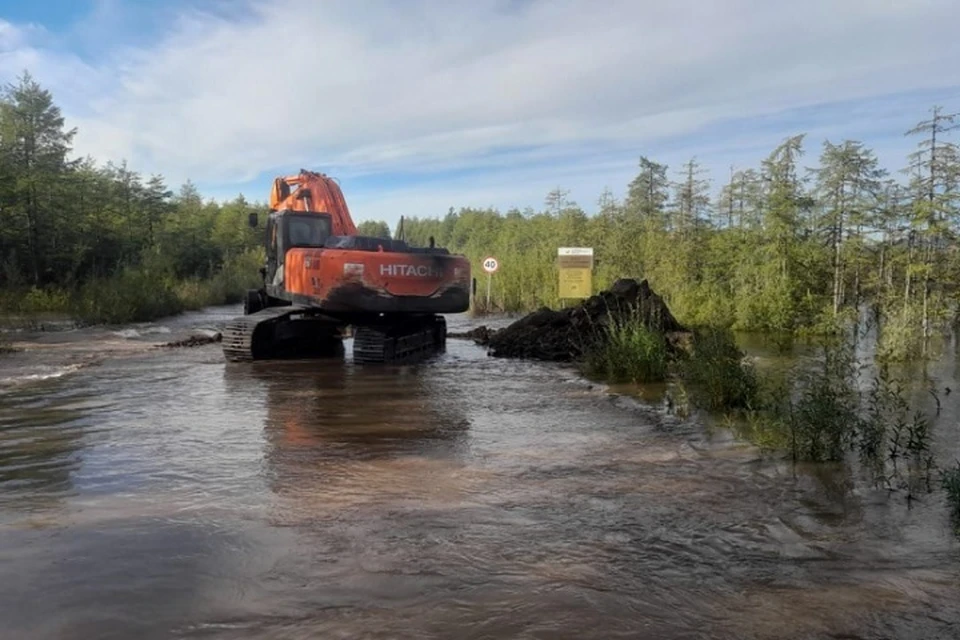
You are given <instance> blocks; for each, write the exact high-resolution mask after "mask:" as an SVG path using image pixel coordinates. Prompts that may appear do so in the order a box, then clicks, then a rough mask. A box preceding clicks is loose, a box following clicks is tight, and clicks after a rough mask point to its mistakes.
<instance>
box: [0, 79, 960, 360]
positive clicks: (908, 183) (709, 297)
mask: <svg viewBox="0 0 960 640" xmlns="http://www.w3.org/2000/svg"><path fill="white" fill-rule="evenodd" d="M957 126H958V116H957V115H956V114H952V113H948V112H947V111H945V110H943V109H942V108H939V107H935V108H933V109H932V110H931V111H930V113H929V114H928V115H927V117H925V118H924V119H922V121H921V122H919V123H918V124H917V125H916V126H915V127H914V128H912V129H911V130H909V131H906V132H897V133H904V134H905V135H908V136H910V137H912V138H913V139H915V140H916V150H915V151H914V152H913V153H911V154H909V155H908V156H907V157H906V158H904V161H903V164H902V166H901V167H894V168H885V167H881V166H880V164H879V161H878V159H877V157H876V154H875V153H874V152H873V151H872V150H871V149H869V148H868V147H867V146H866V145H865V144H864V143H862V142H861V141H857V140H837V141H824V142H823V143H822V145H821V146H819V147H818V148H814V149H810V148H809V147H810V146H811V144H810V142H809V141H808V140H807V139H806V136H805V135H802V134H801V135H795V136H791V137H789V138H787V139H785V140H783V141H782V143H781V144H779V145H778V146H777V147H776V148H775V149H772V150H771V152H770V154H769V155H768V156H767V157H766V158H764V159H763V160H762V161H761V162H760V163H759V166H756V167H741V168H736V169H732V170H731V172H730V174H729V175H728V176H724V177H723V178H722V179H717V178H715V179H714V180H710V179H709V177H708V176H707V175H706V173H705V171H704V170H703V169H702V168H701V166H700V165H699V164H698V162H697V160H696V159H695V158H693V159H691V160H690V161H689V162H687V163H686V164H684V165H683V166H680V167H668V166H667V165H665V164H662V163H659V162H657V161H656V160H654V159H651V158H648V157H640V159H639V167H638V173H637V175H636V177H635V178H634V179H633V180H632V181H631V182H630V183H629V184H628V185H626V186H627V189H626V194H625V197H624V198H623V199H622V200H621V199H617V198H615V197H614V196H613V194H612V192H611V191H610V190H607V191H605V192H604V193H603V194H600V197H599V199H598V202H597V207H596V212H595V213H593V214H592V215H591V214H588V212H587V211H586V210H584V208H582V207H581V206H579V205H578V204H577V203H575V202H572V201H570V200H569V199H568V193H567V192H566V191H564V190H563V189H561V188H557V189H555V190H553V191H552V192H551V193H549V194H548V195H547V197H546V199H545V203H544V206H543V207H542V209H541V210H539V211H537V210H533V209H530V208H528V209H526V210H522V211H521V210H518V209H511V210H509V211H505V212H502V211H498V210H494V209H473V208H461V209H459V210H454V209H453V208H451V209H450V210H449V211H448V212H447V213H446V215H441V216H439V217H418V216H413V217H411V216H406V217H405V218H404V220H403V227H402V235H403V238H404V239H406V240H407V241H408V242H411V243H412V244H419V245H426V244H427V243H428V241H429V238H430V237H431V236H432V237H433V238H434V240H435V241H436V243H437V244H438V245H440V246H446V247H448V248H449V249H451V250H452V251H456V252H463V253H465V254H467V255H468V256H469V257H471V258H472V260H473V263H474V265H475V272H476V275H477V277H478V278H480V279H481V280H482V278H484V277H485V276H484V275H483V273H482V271H481V270H480V268H479V264H480V260H482V258H483V257H484V256H485V255H488V254H493V255H495V256H496V257H497V258H498V259H499V260H500V265H501V266H500V270H499V271H498V272H497V274H496V276H495V277H494V279H493V298H492V302H493V306H494V307H495V308H497V309H501V310H505V311H525V310H529V309H533V308H536V307H539V306H543V305H547V306H556V305H557V304H559V302H560V301H559V300H558V299H557V271H556V250H557V247H559V246H591V247H593V248H594V250H595V256H596V276H595V287H596V288H597V289H599V288H602V287H605V286H607V285H608V284H610V283H611V282H612V281H613V280H614V279H616V278H618V277H624V276H629V277H638V278H647V279H648V280H649V281H650V283H651V285H652V286H653V287H654V289H655V290H657V291H658V292H659V293H661V294H663V295H664V296H665V298H666V299H667V301H668V303H669V304H670V306H671V308H672V309H673V311H674V313H675V314H676V315H677V316H678V318H680V319H681V320H682V321H683V322H685V323H688V324H709V325H723V326H727V327H731V328H733V329H737V330H745V331H761V332H783V333H791V334H796V333H798V332H820V331H827V330H831V329H832V328H834V327H836V326H837V321H838V320H843V319H849V318H850V317H851V315H852V314H854V313H855V310H857V309H863V308H868V309H869V310H871V311H872V313H873V315H874V317H876V318H878V319H882V320H883V326H884V327H885V330H884V333H885V336H886V342H885V348H887V349H888V350H890V352H891V353H893V352H901V353H902V352H909V351H911V350H913V349H915V348H918V347H921V346H922V344H923V342H924V338H925V337H928V336H930V335H932V334H933V333H934V332H936V331H938V330H939V329H940V328H942V327H944V326H945V325H946V324H949V323H950V322H953V321H955V320H956V318H957V302H958V295H960V291H958V282H960V252H958V245H957V232H958V230H960V153H958V147H957V144H956V142H955V141H954V131H955V129H956V128H957ZM75 133H76V131H75V130H67V129H66V128H65V124H64V119H63V117H62V115H61V113H60V110H59V108H58V107H57V106H56V105H55V104H54V101H53V97H52V95H51V94H50V92H49V91H47V90H45V89H44V88H42V87H41V86H40V85H39V84H38V83H37V82H36V81H35V80H34V79H33V78H32V77H31V76H30V75H29V74H24V75H23V76H22V77H20V78H19V79H18V80H17V82H16V83H13V84H10V85H7V86H6V87H5V89H4V90H3V93H2V95H0V221H2V224H0V303H2V305H3V308H4V309H5V310H6V311H8V312H10V311H13V312H17V311H25V312H33V311H44V310H50V311H65V310H66V311H69V312H71V313H74V314H75V315H79V316H81V317H84V318H86V319H89V320H91V321H122V320H137V319H149V318H153V317H157V316H158V315H163V314H165V313H174V312H177V311H179V310H181V309H184V308H188V307H197V306H201V305H204V304H211V303H216V302H228V301H232V300H238V299H239V298H240V295H241V293H242V291H243V290H244V289H245V288H247V287H250V286H256V285H257V283H258V279H259V274H258V273H257V270H258V268H259V267H260V265H261V264H262V249H261V247H260V242H261V238H260V235H259V234H260V233H261V232H260V231H257V230H252V229H250V228H249V227H248V226H247V224H246V219H247V214H248V213H249V212H250V211H254V210H258V211H260V212H261V213H262V212H263V211H264V210H265V207H264V206H263V205H261V204H257V203H250V202H247V201H246V200H244V199H243V197H238V198H237V199H235V200H234V201H232V202H227V203H223V204H217V203H213V202H204V200H203V199H202V198H201V196H200V194H199V193H198V191H197V189H196V188H195V187H194V186H193V185H192V184H191V183H189V182H188V183H186V184H184V185H182V186H181V187H179V188H178V189H176V190H174V189H171V188H170V187H169V186H168V185H167V184H166V182H165V180H164V178H163V177H162V176H156V175H153V176H149V177H145V176H141V175H139V174H138V173H136V172H135V171H133V170H131V169H130V168H128V167H127V166H126V164H120V165H115V164H112V163H107V164H106V165H103V166H101V165H98V164H97V163H96V162H95V160H93V159H91V158H81V159H70V155H71V145H72V140H73V137H74V135H75ZM810 156H814V157H816V161H813V162H811V159H810ZM717 182H720V183H722V184H716V183H717ZM711 183H714V184H711ZM718 187H719V188H718ZM347 196H348V199H349V194H347ZM355 213H358V214H361V215H362V212H355ZM359 228H360V231H361V233H364V234H368V235H379V236H390V235H393V236H394V237H396V236H398V235H400V233H401V229H399V228H397V229H395V230H393V233H391V229H390V228H389V226H388V225H387V224H386V223H385V222H381V221H364V222H361V223H360V224H359ZM481 298H482V296H481ZM479 302H482V300H479Z"/></svg>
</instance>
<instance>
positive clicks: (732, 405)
mask: <svg viewBox="0 0 960 640" xmlns="http://www.w3.org/2000/svg"><path fill="white" fill-rule="evenodd" d="M744 358H745V355H744V353H743V352H742V351H741V350H740V348H739V347H738V346H737V343H736V341H735V340H734V338H733V333H732V332H731V331H730V330H729V329H725V328H700V329H697V330H695V331H694V332H693V337H692V341H691V344H690V349H689V352H688V353H687V354H686V355H685V357H684V358H683V359H682V360H681V362H680V377H681V379H682V380H683V382H684V383H685V384H687V385H688V386H689V387H690V396H691V397H692V399H693V401H694V403H695V404H698V405H700V406H702V407H704V408H705V409H709V410H719V409H737V408H749V407H751V406H753V405H754V404H755V403H756V401H757V396H758V391H759V382H758V378H757V373H756V370H755V369H754V367H753V366H752V365H751V364H749V363H748V362H746V361H745V360H744Z"/></svg>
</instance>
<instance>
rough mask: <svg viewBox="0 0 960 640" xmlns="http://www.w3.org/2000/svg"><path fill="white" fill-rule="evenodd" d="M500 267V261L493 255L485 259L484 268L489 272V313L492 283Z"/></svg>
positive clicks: (487, 309)
mask: <svg viewBox="0 0 960 640" xmlns="http://www.w3.org/2000/svg"><path fill="white" fill-rule="evenodd" d="M499 268H500V263H499V262H497V259H496V258H494V257H493V256H488V257H486V258H484V259H483V270H484V271H486V272H487V306H486V311H487V313H489V312H490V283H491V282H492V281H493V274H494V272H496V270H497V269H499Z"/></svg>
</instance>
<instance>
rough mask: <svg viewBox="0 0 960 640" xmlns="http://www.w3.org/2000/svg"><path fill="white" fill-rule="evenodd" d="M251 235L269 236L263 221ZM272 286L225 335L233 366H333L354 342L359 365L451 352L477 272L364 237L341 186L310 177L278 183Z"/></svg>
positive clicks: (443, 253) (266, 279)
mask: <svg viewBox="0 0 960 640" xmlns="http://www.w3.org/2000/svg"><path fill="white" fill-rule="evenodd" d="M249 224H250V226H251V227H254V228H257V227H259V220H258V216H257V214H256V213H251V214H250V216H249ZM265 244H266V256H267V258H266V264H265V265H264V266H263V267H262V268H261V269H260V275H261V276H262V278H263V285H262V286H261V287H260V288H258V289H252V290H250V291H248V292H247V294H246V297H245V300H244V305H243V315H242V316H239V317H236V318H234V319H233V320H231V321H230V322H229V323H228V324H227V326H226V327H225V328H224V330H223V332H222V346H223V352H224V356H225V357H226V359H227V360H229V361H249V360H265V359H278V358H302V357H328V356H337V355H342V354H343V353H344V349H343V338H344V335H345V334H346V332H347V331H348V330H352V332H353V338H354V340H353V360H354V362H358V363H389V362H404V361H409V360H411V359H416V358H419V357H423V356H425V355H429V354H431V353H434V352H437V351H440V350H442V349H443V348H444V346H445V344H446V337H447V325H446V320H445V319H444V317H443V315H442V314H448V313H460V312H463V311H466V310H467V309H468V308H469V306H470V295H471V291H472V282H471V275H470V262H469V261H468V260H467V259H466V258H465V257H464V256H462V255H454V254H451V253H450V252H449V251H448V250H447V249H445V248H442V247H436V246H433V245H434V242H433V239H432V238H431V239H430V242H429V245H430V246H428V247H413V246H410V245H408V244H407V243H406V242H405V241H404V240H402V239H390V238H375V237H370V236H363V235H360V234H359V233H358V232H357V227H356V225H355V224H354V222H353V219H352V218H351V216H350V210H349V208H348V207H347V202H346V200H345V199H344V197H343V192H342V191H341V190H340V186H339V184H338V183H337V182H336V181H335V180H334V179H333V178H330V177H329V176H327V175H326V174H324V173H317V172H314V171H308V170H306V169H301V170H300V173H299V174H297V175H294V176H287V177H277V178H275V179H274V181H273V187H272V189H271V191H270V209H269V214H268V217H267V221H266V239H265Z"/></svg>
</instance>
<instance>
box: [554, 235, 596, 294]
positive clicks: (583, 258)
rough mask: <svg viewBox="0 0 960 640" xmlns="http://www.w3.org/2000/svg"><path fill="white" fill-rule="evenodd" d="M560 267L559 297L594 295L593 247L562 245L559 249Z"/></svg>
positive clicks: (558, 264) (558, 262) (558, 261)
mask: <svg viewBox="0 0 960 640" xmlns="http://www.w3.org/2000/svg"><path fill="white" fill-rule="evenodd" d="M557 266H558V267H559V268H560V291H559V298H560V299H561V300H566V299H581V300H582V299H584V298H589V297H590V296H591V295H593V248H592V247H560V248H559V249H557Z"/></svg>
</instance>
